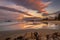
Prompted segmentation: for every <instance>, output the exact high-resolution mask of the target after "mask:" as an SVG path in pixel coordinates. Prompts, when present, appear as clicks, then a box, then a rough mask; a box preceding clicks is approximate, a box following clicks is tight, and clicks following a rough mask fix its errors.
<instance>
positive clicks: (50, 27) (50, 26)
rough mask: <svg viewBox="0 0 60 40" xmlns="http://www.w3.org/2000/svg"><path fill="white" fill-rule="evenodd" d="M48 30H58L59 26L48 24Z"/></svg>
mask: <svg viewBox="0 0 60 40" xmlns="http://www.w3.org/2000/svg"><path fill="white" fill-rule="evenodd" d="M48 28H49V29H57V28H58V25H57V24H53V23H49V24H48Z"/></svg>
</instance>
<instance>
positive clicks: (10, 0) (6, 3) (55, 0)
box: [0, 0, 60, 20]
mask: <svg viewBox="0 0 60 40" xmlns="http://www.w3.org/2000/svg"><path fill="white" fill-rule="evenodd" d="M43 1H44V2H47V1H50V2H51V4H49V5H48V7H46V8H45V10H47V11H48V13H54V12H57V11H60V0H43ZM2 7H5V8H2ZM6 7H7V8H6ZM11 8H12V10H11ZM19 11H23V12H28V13H30V14H32V15H35V16H36V15H37V16H39V14H36V13H34V12H35V11H37V10H34V7H32V6H31V4H30V5H29V4H27V3H26V1H24V0H22V1H20V0H0V20H2V19H17V18H18V17H19V16H20V12H19ZM16 14H17V15H16Z"/></svg>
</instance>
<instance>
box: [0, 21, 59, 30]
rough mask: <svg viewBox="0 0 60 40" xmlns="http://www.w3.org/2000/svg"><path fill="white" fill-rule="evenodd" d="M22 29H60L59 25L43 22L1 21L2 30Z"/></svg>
mask: <svg viewBox="0 0 60 40" xmlns="http://www.w3.org/2000/svg"><path fill="white" fill-rule="evenodd" d="M19 29H20V30H21V29H59V25H56V24H53V23H43V22H34V23H33V22H4V23H0V31H5V30H19Z"/></svg>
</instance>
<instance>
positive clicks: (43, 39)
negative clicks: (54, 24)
mask: <svg viewBox="0 0 60 40" xmlns="http://www.w3.org/2000/svg"><path fill="white" fill-rule="evenodd" d="M34 33H36V34H34ZM54 33H55V34H56V35H57V34H58V35H57V36H59V37H58V38H59V39H60V30H56V29H55V30H54V29H38V30H36V29H27V30H14V31H12V30H11V31H0V40H19V39H20V40H21V38H22V39H23V38H24V40H48V39H49V40H52V39H53V37H52V36H53V35H54ZM34 35H37V36H34ZM36 37H37V39H36ZM47 37H49V38H47Z"/></svg>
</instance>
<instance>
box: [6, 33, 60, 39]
mask: <svg viewBox="0 0 60 40" xmlns="http://www.w3.org/2000/svg"><path fill="white" fill-rule="evenodd" d="M33 35H34V36H33ZM25 37H26V35H25V36H19V37H17V38H14V39H13V40H29V39H30V40H34V39H35V40H42V39H41V38H42V36H41V35H39V34H38V32H34V33H31V37H30V38H25ZM45 38H46V40H60V34H58V32H54V33H53V34H46V35H45ZM6 40H11V39H10V38H6Z"/></svg>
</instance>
